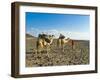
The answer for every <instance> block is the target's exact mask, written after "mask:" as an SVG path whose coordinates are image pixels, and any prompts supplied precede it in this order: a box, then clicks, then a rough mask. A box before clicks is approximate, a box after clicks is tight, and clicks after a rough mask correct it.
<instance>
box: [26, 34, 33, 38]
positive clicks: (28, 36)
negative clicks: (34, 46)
mask: <svg viewBox="0 0 100 80" xmlns="http://www.w3.org/2000/svg"><path fill="white" fill-rule="evenodd" d="M26 38H35V37H34V36H32V35H31V34H28V33H26Z"/></svg>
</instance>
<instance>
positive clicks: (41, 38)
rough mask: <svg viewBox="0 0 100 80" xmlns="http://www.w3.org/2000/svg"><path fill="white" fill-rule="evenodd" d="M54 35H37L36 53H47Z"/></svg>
mask: <svg viewBox="0 0 100 80" xmlns="http://www.w3.org/2000/svg"><path fill="white" fill-rule="evenodd" d="M53 37H54V35H47V34H39V35H38V39H37V52H41V51H44V50H45V51H47V52H48V50H49V49H50V46H51V44H52V42H53Z"/></svg>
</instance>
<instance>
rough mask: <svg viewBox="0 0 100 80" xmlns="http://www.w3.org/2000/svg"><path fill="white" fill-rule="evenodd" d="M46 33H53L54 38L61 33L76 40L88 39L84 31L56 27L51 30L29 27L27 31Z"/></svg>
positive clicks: (87, 34) (32, 33) (30, 32)
mask: <svg viewBox="0 0 100 80" xmlns="http://www.w3.org/2000/svg"><path fill="white" fill-rule="evenodd" d="M42 32H44V33H46V34H53V35H55V38H58V37H59V34H60V33H62V34H63V35H64V36H65V37H66V38H67V37H69V38H71V39H77V40H89V36H90V35H89V33H85V32H71V31H58V30H56V29H52V30H39V29H35V28H30V31H27V33H29V34H31V35H33V36H36V37H37V36H38V34H39V33H42Z"/></svg>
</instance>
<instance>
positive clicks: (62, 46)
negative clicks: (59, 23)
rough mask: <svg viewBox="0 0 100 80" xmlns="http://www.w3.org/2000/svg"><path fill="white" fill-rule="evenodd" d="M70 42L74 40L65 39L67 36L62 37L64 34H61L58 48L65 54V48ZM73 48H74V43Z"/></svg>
mask: <svg viewBox="0 0 100 80" xmlns="http://www.w3.org/2000/svg"><path fill="white" fill-rule="evenodd" d="M69 41H72V40H71V39H70V38H67V39H65V36H64V35H62V34H60V36H59V38H58V40H57V46H58V47H59V48H61V49H62V51H63V52H64V46H65V45H66V44H68V43H69ZM72 47H73V41H72Z"/></svg>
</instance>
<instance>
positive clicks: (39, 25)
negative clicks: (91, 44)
mask: <svg viewBox="0 0 100 80" xmlns="http://www.w3.org/2000/svg"><path fill="white" fill-rule="evenodd" d="M89 19H90V16H89V15H79V14H78V15H76V14H53V13H52V14H51V13H34V12H26V33H29V34H31V35H33V36H37V35H38V34H39V33H41V32H44V33H47V34H54V35H55V36H56V37H58V36H59V34H60V33H62V34H64V35H65V36H66V37H71V38H73V39H87V40H88V39H89V32H90V31H89V30H90V29H89V28H90V27H89V26H90V24H89V21H90V20H89Z"/></svg>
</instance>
